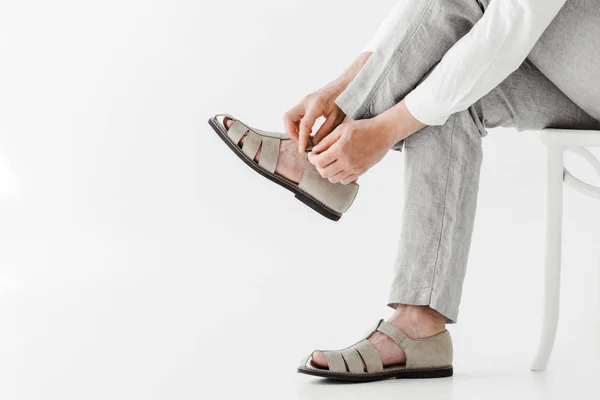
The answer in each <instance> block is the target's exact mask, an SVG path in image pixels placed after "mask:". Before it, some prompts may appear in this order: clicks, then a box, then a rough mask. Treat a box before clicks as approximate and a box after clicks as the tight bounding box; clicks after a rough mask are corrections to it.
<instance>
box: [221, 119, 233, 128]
mask: <svg viewBox="0 0 600 400" xmlns="http://www.w3.org/2000/svg"><path fill="white" fill-rule="evenodd" d="M233 122H234V121H233V120H232V119H231V118H227V117H225V118H224V119H223V125H225V128H227V130H229V128H231V125H233Z"/></svg>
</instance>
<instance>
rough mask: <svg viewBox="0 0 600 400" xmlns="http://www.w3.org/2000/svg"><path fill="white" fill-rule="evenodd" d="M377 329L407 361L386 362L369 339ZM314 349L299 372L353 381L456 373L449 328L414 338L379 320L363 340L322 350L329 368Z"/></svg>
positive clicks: (440, 376) (437, 376) (425, 376)
mask: <svg viewBox="0 0 600 400" xmlns="http://www.w3.org/2000/svg"><path fill="white" fill-rule="evenodd" d="M375 332H381V333H383V334H384V335H386V336H388V337H389V338H390V339H392V340H393V341H394V342H395V343H396V344H397V345H398V347H400V348H401V349H402V350H403V351H404V354H405V355H406V364H404V365H390V366H387V367H384V366H383V363H382V361H381V356H380V355H379V352H378V351H377V350H376V349H375V347H374V346H373V345H372V344H371V342H369V341H368V340H367V339H368V338H369V337H370V336H371V335H372V334H373V333H375ZM315 351H320V350H315ZM313 353H314V352H313ZM313 353H311V354H310V355H309V356H308V357H306V358H305V359H304V361H303V362H302V364H301V365H300V367H298V372H300V373H302V374H307V375H314V376H319V377H322V378H329V379H334V380H343V381H351V382H373V381H380V380H384V379H390V378H396V379H401V378H413V379H414V378H444V377H448V376H452V374H453V369H452V339H451V338H450V333H449V332H448V331H444V332H442V333H438V334H437V335H434V336H430V337H427V338H424V339H417V340H414V339H410V338H409V337H407V336H406V335H405V334H404V333H403V332H402V331H401V330H400V329H398V328H396V327H395V326H394V325H391V324H389V323H387V322H385V321H384V320H380V321H379V322H378V323H377V325H376V326H375V328H374V329H373V330H371V331H369V333H367V335H366V336H365V337H364V338H363V340H361V341H360V342H358V343H356V344H354V345H352V346H350V347H347V348H345V349H342V350H326V351H322V353H323V354H324V355H325V358H326V359H327V364H328V366H329V368H324V367H320V366H318V365H317V364H315V363H313V362H312V355H313ZM365 366H366V370H365Z"/></svg>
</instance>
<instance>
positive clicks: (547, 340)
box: [531, 146, 564, 371]
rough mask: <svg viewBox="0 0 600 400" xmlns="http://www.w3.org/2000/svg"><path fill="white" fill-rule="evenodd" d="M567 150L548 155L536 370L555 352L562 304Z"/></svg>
mask: <svg viewBox="0 0 600 400" xmlns="http://www.w3.org/2000/svg"><path fill="white" fill-rule="evenodd" d="M563 173H564V147H562V146H549V147H548V156H547V177H546V179H547V183H546V184H547V199H546V260H545V263H546V271H545V274H546V276H545V287H544V317H543V323H542V334H541V338H540V345H539V349H538V353H537V355H536V357H535V359H534V360H533V364H532V365H531V369H532V370H533V371H544V370H545V369H546V366H547V365H548V359H549V358H550V354H551V353H552V347H553V346H554V339H555V337H556V328H557V325H558V311H559V305H560V269H561V243H562V241H561V239H562V210H563Z"/></svg>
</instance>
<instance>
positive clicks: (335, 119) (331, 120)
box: [313, 113, 342, 144]
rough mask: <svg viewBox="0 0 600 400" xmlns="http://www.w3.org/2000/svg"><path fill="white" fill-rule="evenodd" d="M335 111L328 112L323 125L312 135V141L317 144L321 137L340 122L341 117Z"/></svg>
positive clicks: (331, 130)
mask: <svg viewBox="0 0 600 400" xmlns="http://www.w3.org/2000/svg"><path fill="white" fill-rule="evenodd" d="M340 117H341V116H340V115H337V113H332V114H330V115H329V116H328V117H327V119H326V120H325V122H324V123H323V125H321V127H320V128H319V130H318V131H317V133H315V135H314V137H313V143H314V144H318V143H319V142H320V141H321V140H323V138H324V137H325V136H327V135H329V134H330V133H331V132H333V130H334V129H335V128H336V127H337V126H338V125H339V124H340V122H341V120H342V118H340Z"/></svg>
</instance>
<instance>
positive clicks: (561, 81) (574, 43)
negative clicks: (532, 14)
mask: <svg viewBox="0 0 600 400" xmlns="http://www.w3.org/2000/svg"><path fill="white" fill-rule="evenodd" d="M528 58H529V60H530V61H531V62H532V63H533V64H534V65H535V66H536V67H537V68H538V69H539V70H540V71H541V72H542V73H543V74H544V75H546V77H548V79H549V80H550V81H552V83H554V84H555V85H556V86H557V87H558V88H559V89H560V90H561V91H562V92H563V93H565V94H566V95H567V96H568V97H569V98H570V99H571V100H573V102H575V103H576V104H577V105H578V106H579V107H581V108H582V109H584V110H585V111H586V112H587V113H588V114H590V115H591V116H593V117H594V118H596V119H600V67H599V65H600V2H598V1H597V0H568V1H567V3H566V4H565V6H564V7H563V9H562V10H561V11H560V12H559V13H558V15H557V16H556V18H555V19H554V20H553V21H552V23H551V24H550V26H549V27H548V29H547V30H546V31H545V32H544V34H543V35H542V37H541V38H540V40H539V41H538V42H537V44H536V45H535V47H534V48H533V50H532V51H531V53H530V54H529V57H528Z"/></svg>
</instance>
